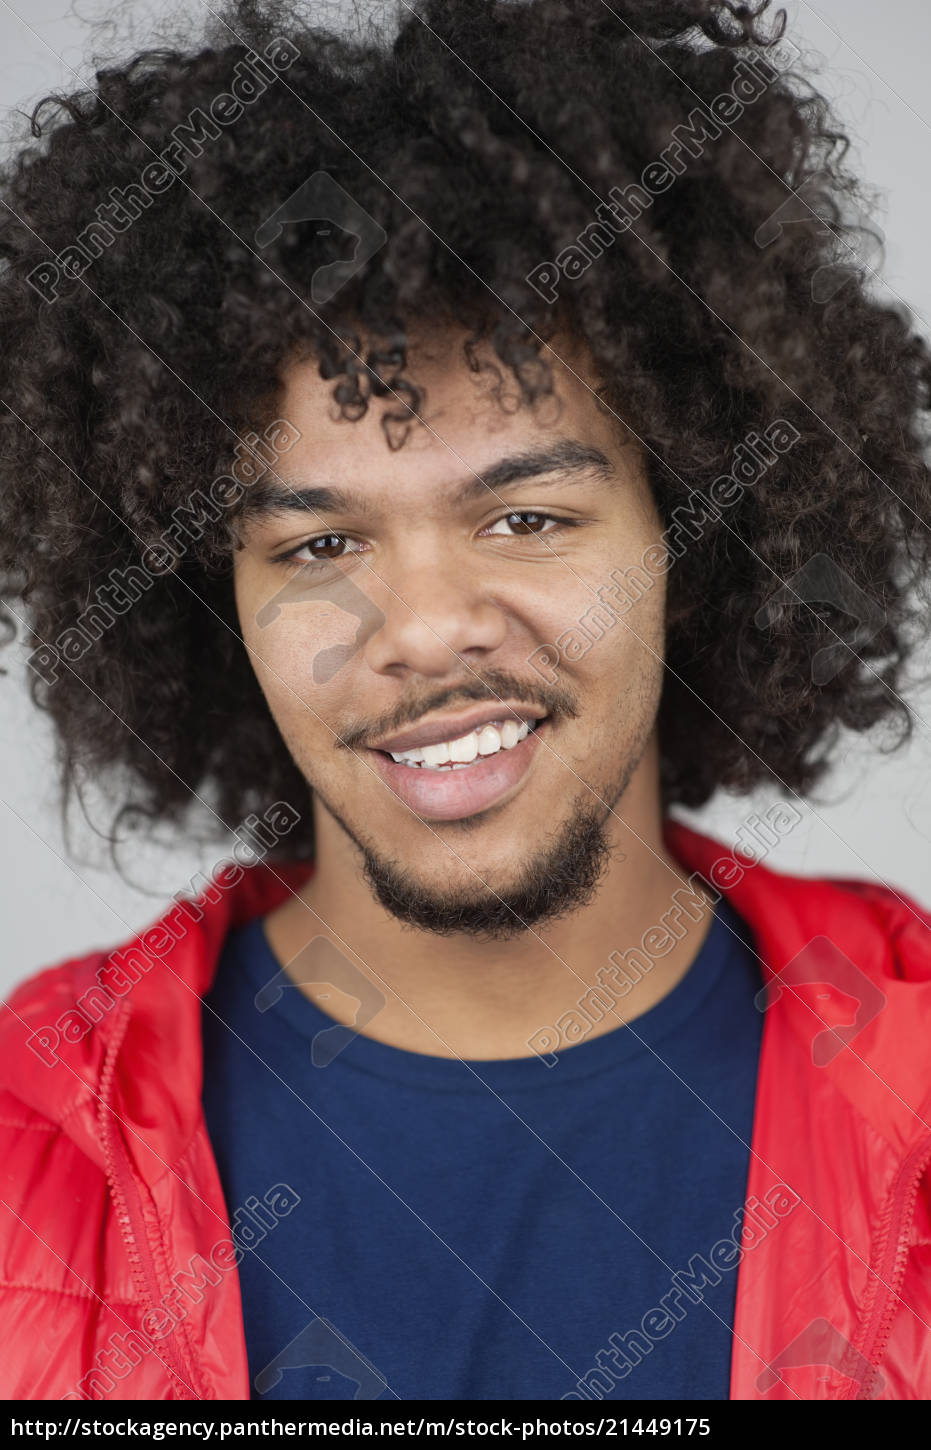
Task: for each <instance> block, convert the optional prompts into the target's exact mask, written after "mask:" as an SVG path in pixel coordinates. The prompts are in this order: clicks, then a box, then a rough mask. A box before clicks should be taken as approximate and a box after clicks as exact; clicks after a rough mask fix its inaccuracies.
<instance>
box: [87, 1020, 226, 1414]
mask: <svg viewBox="0 0 931 1450" xmlns="http://www.w3.org/2000/svg"><path fill="white" fill-rule="evenodd" d="M118 1010H119V1012H120V1014H121V1015H120V1018H119V1020H118V1021H117V1022H116V1025H115V1027H114V1030H113V1036H112V1038H111V1041H110V1044H109V1046H108V1048H107V1051H106V1055H105V1058H104V1066H103V1071H102V1073H101V1077H100V1106H99V1109H98V1124H99V1127H100V1136H101V1141H102V1144H103V1150H104V1159H105V1162H106V1170H107V1180H108V1182H109V1184H110V1192H111V1194H112V1195H113V1202H114V1204H115V1206H116V1213H117V1220H118V1222H119V1225H120V1230H121V1232H122V1234H123V1240H124V1242H125V1244H126V1250H127V1253H128V1255H129V1260H130V1264H131V1266H132V1271H133V1277H134V1279H135V1281H136V1287H137V1290H138V1292H139V1297H140V1299H141V1301H142V1303H143V1305H144V1310H145V1312H148V1311H149V1310H152V1309H155V1308H156V1307H157V1304H158V1300H159V1297H160V1296H159V1292H158V1290H159V1280H158V1269H157V1266H156V1263H155V1256H154V1255H153V1253H152V1250H151V1248H150V1246H149V1242H148V1234H147V1231H146V1227H145V1222H144V1219H143V1216H142V1210H141V1205H140V1203H139V1193H138V1189H137V1186H136V1182H135V1179H134V1176H133V1171H132V1167H131V1166H130V1165H129V1164H128V1163H127V1162H126V1150H125V1148H124V1146H123V1144H122V1143H121V1141H120V1131H119V1120H118V1119H117V1117H116V1115H115V1113H114V1111H113V1108H112V1105H111V1103H110V1096H111V1092H112V1088H113V1080H114V1075H115V1069H116V1059H117V1055H118V1053H119V1050H120V1047H121V1046H122V1043H123V1038H124V1037H125V1035H126V1029H127V1027H128V1026H129V1018H130V1004H129V1002H123V1003H121V1005H120V1007H119V1009H118ZM164 1351H165V1353H166V1355H167V1356H169V1357H170V1358H171V1359H172V1360H174V1363H173V1364H171V1363H168V1359H167V1358H163V1357H162V1355H161V1354H159V1355H158V1358H159V1359H161V1360H162V1363H163V1364H164V1366H165V1369H166V1371H167V1373H168V1374H169V1376H170V1377H171V1379H172V1381H173V1383H174V1385H175V1388H176V1389H178V1390H179V1392H180V1395H179V1397H180V1398H181V1399H185V1400H196V1399H200V1398H201V1396H200V1395H198V1394H197V1392H196V1391H195V1390H194V1388H193V1387H192V1385H191V1384H189V1383H188V1381H187V1380H186V1379H185V1378H184V1375H183V1373H181V1371H182V1370H183V1369H184V1368H185V1366H184V1364H183V1362H182V1361H181V1358H180V1355H179V1353H178V1349H177V1346H176V1345H175V1344H173V1343H169V1342H167V1341H166V1342H164ZM191 1378H192V1379H193V1376H191Z"/></svg>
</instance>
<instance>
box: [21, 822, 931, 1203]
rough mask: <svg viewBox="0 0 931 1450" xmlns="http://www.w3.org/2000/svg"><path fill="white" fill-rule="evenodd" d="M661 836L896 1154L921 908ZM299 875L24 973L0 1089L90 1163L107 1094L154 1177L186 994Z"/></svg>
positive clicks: (911, 1121)
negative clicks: (719, 900)
mask: <svg viewBox="0 0 931 1450" xmlns="http://www.w3.org/2000/svg"><path fill="white" fill-rule="evenodd" d="M664 834H665V840H666V844H667V847H668V849H669V850H670V852H671V853H672V855H673V856H675V857H676V859H677V860H678V861H679V862H680V863H681V865H682V866H683V867H684V868H685V870H686V871H687V872H688V873H689V875H692V874H694V873H697V874H698V876H700V877H701V878H702V879H703V880H704V881H706V882H707V883H709V884H710V885H711V886H712V888H713V889H714V890H715V891H716V892H719V893H720V894H721V895H723V896H726V897H727V898H728V899H729V900H730V902H731V904H732V905H733V907H734V908H735V910H736V911H737V912H738V914H739V915H740V916H742V917H743V918H744V920H745V921H746V922H747V924H748V925H749V927H750V929H751V931H752V933H753V936H754V940H755V945H756V949H757V952H758V954H759V957H760V959H761V974H762V975H761V980H762V982H763V983H764V984H767V985H768V990H769V994H770V995H769V1004H768V1006H767V1007H766V1011H767V1026H766V1030H767V1031H769V1030H770V1029H771V1028H772V1025H773V1021H774V1020H775V1019H778V1022H779V1031H780V1033H782V1034H789V1035H790V1036H794V1037H796V1038H799V1039H801V1040H802V1042H803V1043H804V1044H805V1046H806V1060H808V1061H810V1063H811V1068H812V1071H817V1072H818V1073H819V1074H826V1075H828V1076H829V1078H830V1081H831V1082H832V1083H833V1085H834V1087H835V1088H836V1089H837V1091H838V1092H840V1093H841V1094H842V1095H843V1096H844V1098H845V1099H846V1100H847V1101H848V1103H849V1104H850V1106H851V1108H852V1109H853V1111H854V1112H855V1113H856V1114H858V1115H859V1116H861V1117H862V1118H864V1119H866V1120H867V1121H868V1122H869V1124H870V1125H871V1127H872V1129H873V1131H875V1132H876V1133H878V1134H880V1135H881V1136H882V1138H883V1139H884V1140H885V1141H886V1142H887V1143H888V1144H889V1145H890V1147H892V1148H894V1149H895V1150H896V1151H897V1152H903V1153H904V1152H907V1151H908V1150H909V1148H910V1147H911V1146H912V1145H913V1144H914V1143H915V1142H916V1141H917V1140H918V1139H919V1138H921V1137H923V1136H925V1135H926V1134H927V1132H928V1120H929V1116H931V1089H929V1078H931V1074H929V1072H928V1067H927V1061H928V1058H927V1046H926V1044H927V1041H928V1037H929V1031H931V931H929V927H931V917H929V915H928V914H927V912H925V911H924V910H923V908H922V907H920V906H919V905H918V904H917V903H915V902H914V901H913V900H911V899H910V898H909V897H908V896H906V895H904V894H902V893H897V892H894V891H893V890H891V889H889V888H887V887H884V886H880V885H877V884H873V883H869V882H864V881H857V880H851V879H825V878H816V879H809V878H805V877H800V876H794V875H789V874H785V873H781V872H777V871H775V870H773V869H771V868H769V867H767V866H765V865H763V864H762V863H759V864H758V863H755V862H754V861H753V859H752V858H751V857H750V856H748V855H745V854H743V853H741V852H740V851H737V850H731V849H730V848H729V847H727V846H725V845H724V844H723V843H721V842H720V841H717V840H714V839H713V838H712V837H709V836H704V835H702V834H700V833H699V832H697V831H695V830H693V829H692V828H691V827H689V826H686V825H685V824H683V823H682V822H680V821H674V820H672V819H669V820H667V822H666V823H665V827H664ZM312 869H313V868H312V867H310V866H308V865H295V864H290V865H275V866H271V865H268V864H266V863H262V864H259V865H255V866H251V867H248V868H241V867H238V866H237V867H234V868H233V871H232V873H227V874H225V875H221V876H218V877H217V878H215V880H214V881H213V882H212V883H211V884H210V886H209V887H208V889H207V890H206V891H205V892H204V893H203V894H202V895H201V896H199V897H197V898H196V899H194V900H191V901H186V900H178V901H177V902H176V903H175V905H173V906H172V907H171V909H170V910H168V911H167V912H165V913H164V915H163V916H161V917H160V918H159V920H158V921H157V922H156V923H154V924H153V925H152V926H151V927H149V928H147V929H146V930H144V931H143V932H141V933H140V934H139V935H137V936H136V937H133V938H132V939H130V940H129V941H128V942H125V943H124V944H123V945H121V946H119V947H116V948H114V949H112V950H110V951H101V952H95V953H91V954H89V955H87V956H83V957H79V958H75V959H73V960H69V961H66V962H64V963H62V964H60V965H58V966H55V967H51V968H48V969H46V970H45V971H43V972H40V973H39V974H38V975H36V976H34V977H32V978H30V979H29V980H28V981H26V982H24V983H23V984H22V985H21V986H20V987H19V988H18V989H17V990H16V991H15V992H14V993H13V995H12V997H11V998H10V999H9V1000H8V1008H9V1010H8V1011H7V1013H6V1014H5V1023H4V1026H3V1028H2V1032H3V1051H2V1052H0V1089H5V1090H6V1091H7V1092H8V1093H10V1094H11V1095H12V1096H13V1097H15V1098H16V1099H18V1100H19V1102H21V1103H22V1104H24V1105H25V1106H26V1107H27V1108H30V1109H32V1110H33V1111H34V1112H36V1113H38V1114H40V1115H41V1116H42V1117H43V1118H45V1119H46V1120H48V1121H49V1122H51V1123H54V1124H57V1125H59V1126H60V1128H61V1129H62V1130H63V1131H64V1132H65V1133H67V1134H68V1135H69V1137H71V1138H72V1139H73V1141H74V1142H75V1143H77V1144H78V1145H79V1146H80V1148H81V1149H82V1151H83V1152H84V1153H85V1154H87V1155H88V1156H89V1157H90V1158H92V1159H93V1160H95V1161H96V1162H98V1163H99V1164H100V1165H101V1167H103V1166H104V1162H103V1152H104V1150H103V1147H102V1141H101V1140H102V1136H103V1135H102V1134H101V1131H100V1117H101V1113H102V1112H106V1111H108V1108H107V1107H106V1106H105V1104H106V1103H110V1104H111V1106H112V1110H113V1112H114V1113H116V1114H117V1115H118V1117H119V1120H120V1122H121V1123H122V1124H123V1127H124V1130H125V1132H124V1136H125V1140H126V1147H127V1150H128V1152H129V1153H130V1156H131V1158H132V1160H133V1162H134V1166H135V1168H136V1170H137V1171H138V1172H139V1174H140V1175H141V1176H142V1177H143V1178H144V1179H145V1180H146V1181H147V1182H148V1183H149V1184H152V1183H154V1182H155V1181H156V1180H157V1179H158V1178H159V1177H160V1176H161V1175H162V1174H163V1173H165V1172H166V1171H167V1169H168V1167H169V1166H170V1165H172V1164H173V1163H175V1162H176V1161H177V1159H178V1158H179V1157H180V1156H181V1155H182V1154H183V1152H184V1151H185V1148H186V1147H187V1145H188V1143H189V1142H190V1140H191V1137H192V1135H193V1133H194V1131H195V1128H196V1126H197V1124H198V1122H199V1120H200V1112H201V1109H200V1095H201V1085H202V1049H201V1003H200V998H201V996H202V994H203V993H204V992H205V991H206V990H207V988H208V987H209V985H210V982H211V980H212V977H213V974H214V971H215V969H216V966H217V962H218V960H219V957H220V953H221V951H222V947H223V943H224V941H225V939H226V936H227V934H228V933H229V932H230V931H231V930H232V929H234V928H235V927H237V926H240V925H242V924H244V923H245V922H247V921H249V920H251V919H252V918H254V917H256V916H260V915H265V914H266V913H267V912H269V911H272V910H273V909H274V908H275V907H276V906H277V905H279V903H280V902H282V901H283V900H284V899H285V897H286V896H287V895H289V894H290V893H291V892H292V891H294V890H296V889H298V888H299V887H300V886H301V885H302V884H303V883H304V882H306V881H307V879H308V878H309V876H310V874H311V872H312ZM812 963H814V965H812ZM819 972H820V973H821V975H818V973H819ZM89 1024H90V1025H89ZM848 1039H849V1040H848ZM822 1081H823V1079H822ZM796 1086H797V1085H796Z"/></svg>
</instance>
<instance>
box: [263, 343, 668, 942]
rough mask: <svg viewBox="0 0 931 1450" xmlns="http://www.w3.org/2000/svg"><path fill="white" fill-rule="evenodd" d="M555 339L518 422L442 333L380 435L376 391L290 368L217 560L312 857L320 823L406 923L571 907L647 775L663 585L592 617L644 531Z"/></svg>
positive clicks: (627, 446) (646, 526) (647, 510)
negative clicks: (266, 469) (559, 646)
mask: <svg viewBox="0 0 931 1450" xmlns="http://www.w3.org/2000/svg"><path fill="white" fill-rule="evenodd" d="M555 350H556V353H557V354H558V356H559V357H560V358H561V359H564V360H565V362H566V364H569V366H565V365H563V364H561V363H559V362H556V361H555V360H554V359H553V358H552V355H549V358H550V361H551V363H552V365H553V371H554V387H555V390H556V395H557V397H558V399H559V400H560V402H561V408H558V407H557V406H556V405H555V403H554V400H552V399H550V400H548V401H547V403H546V404H545V405H544V406H543V407H542V409H538V410H537V411H536V412H534V411H533V410H531V409H530V408H528V407H516V408H515V407H512V408H511V409H509V410H506V409H505V408H503V407H502V406H501V405H500V403H499V402H498V401H496V399H495V398H494V397H493V396H492V393H491V388H490V385H489V381H488V375H487V374H486V375H482V374H479V375H476V374H473V373H472V372H470V370H469V368H468V366H467V364H466V361H465V359H464V358H463V355H462V347H461V338H459V337H451V336H447V337H444V338H439V339H437V338H436V336H434V337H431V338H429V339H426V338H424V339H421V340H420V341H419V342H416V343H415V344H413V345H412V346H411V348H410V352H409V359H408V371H409V375H410V376H412V377H414V378H415V379H416V380H417V381H418V382H419V383H421V384H423V385H424V387H425V389H426V403H425V404H424V405H423V415H424V417H425V419H426V424H422V423H419V422H417V421H414V422H413V424H412V427H411V431H410V433H409V436H408V438H407V440H406V442H405V443H404V445H403V447H401V448H400V449H395V450H392V449H390V448H389V446H388V444H387V440H386V437H385V433H384V430H383V428H382V417H383V414H384V411H385V410H386V409H387V410H389V411H391V412H393V413H397V412H399V411H401V410H402V405H401V404H400V403H399V401H398V399H396V398H393V397H390V396H389V398H388V399H387V400H386V401H381V400H373V401H372V402H371V403H370V405H369V409H368V412H367V413H366V415H365V416H364V417H363V418H362V419H359V420H356V421H343V420H337V419H335V418H334V416H333V415H334V413H335V411H336V409H335V408H334V405H333V402H332V398H331V389H332V382H330V381H327V380H323V379H321V378H320V377H319V376H318V374H317V366H316V364H315V363H314V362H306V363H301V364H299V365H296V366H294V367H292V368H291V370H290V371H289V372H288V373H287V375H286V377H285V391H284V396H283V399H282V401H281V404H280V409H279V412H280V414H281V416H283V417H285V418H287V419H288V420H289V421H290V422H291V423H292V424H294V425H295V426H296V427H297V429H298V430H299V431H300V434H301V437H300V441H299V442H298V443H297V444H296V445H295V446H294V447H293V448H292V449H291V451H290V452H289V453H288V455H287V458H286V459H285V460H283V461H282V462H281V463H280V464H279V467H278V477H277V478H275V477H269V478H267V479H265V480H264V481H259V482H258V483H257V484H254V485H253V486H252V489H251V491H250V505H249V507H248V509H247V513H246V515H245V517H244V520H243V526H242V534H241V537H242V543H243V547H242V548H241V549H239V550H237V551H236V555H235V587H236V599H237V606H238V610H239V616H240V622H241V627H242V633H243V638H244V640H245V643H246V646H247V648H248V649H249V651H250V656H251V659H252V663H253V666H254V668H255V670H256V674H257V676H258V679H259V682H260V684H261V687H262V689H263V691H264V693H265V696H266V699H267V700H268V704H269V707H270V709H271V712H272V715H273V716H274V719H275V721H276V722H277V725H278V727H279V729H280V731H281V734H282V737H283V738H284V741H285V743H286V745H287V746H288V749H289V750H290V752H291V754H292V756H293V758H294V760H295V761H296V763H297V765H298V767H299V768H300V770H301V772H302V773H303V775H304V777H305V779H306V780H307V782H308V784H309V785H310V786H311V787H312V790H313V793H314V807H315V825H316V831H317V849H318V854H319V855H320V857H321V858H322V857H324V856H325V854H326V840H327V838H328V835H329V836H330V839H332V834H331V833H333V832H334V831H336V832H337V833H338V832H339V830H340V828H341V829H342V831H344V832H345V833H346V835H348V837H349V838H350V840H351V841H352V842H354V843H355V845H356V847H358V849H359V851H360V852H361V853H362V861H363V866H364V873H365V876H366V879H367V880H368V883H369V885H370V887H371V888H372V890H373V891H374V893H375V895H376V896H377V898H378V899H379V901H381V903H382V905H383V906H385V907H386V908H387V909H388V910H390V911H391V912H393V913H394V915H395V916H396V917H398V918H399V919H401V920H404V921H407V922H409V923H412V924H416V925H418V926H420V927H422V928H425V929H428V930H434V931H438V932H449V931H461V932H471V933H475V934H490V935H492V936H499V937H501V936H508V935H513V934H516V932H518V931H520V930H522V929H523V926H524V925H527V926H529V925H532V924H533V923H534V922H539V921H542V920H544V919H546V918H551V917H554V916H558V915H563V914H565V912H566V911H567V910H571V909H573V908H577V907H578V906H580V905H582V904H584V902H585V901H586V900H588V899H590V897H591V894H592V892H593V890H594V888H595V886H596V884H597V881H598V879H599V878H600V876H601V874H602V871H603V869H604V867H605V865H606V864H607V862H608V859H609V856H610V851H611V849H612V847H613V846H616V845H617V844H618V841H617V839H616V838H615V836H614V829H616V828H617V821H616V819H615V817H614V816H613V815H612V808H614V807H616V806H617V804H618V802H619V800H620V799H621V796H622V795H623V794H624V792H625V790H628V788H629V787H630V786H631V782H632V781H634V782H636V781H637V780H638V778H639V781H640V785H641V795H642V786H643V780H644V772H645V771H646V770H647V769H650V768H655V758H654V757H652V756H651V755H650V753H649V752H647V749H646V748H647V745H648V744H649V743H651V737H652V736H653V732H654V728H655V718H656V711H657V708H658V703H659V693H660V686H661V678H662V652H663V604H664V599H663V588H662V580H661V578H659V579H657V581H656V582H655V583H654V584H653V587H652V588H650V589H649V590H648V591H647V592H646V593H645V594H644V595H643V597H642V598H640V599H639V600H638V601H637V602H636V604H634V605H633V607H631V608H628V609H626V611H625V612H624V613H623V616H622V618H621V619H620V620H618V621H616V622H615V623H614V624H613V625H611V626H610V627H608V628H606V629H605V628H604V622H605V621H606V620H610V615H609V613H608V611H607V610H605V608H604V607H603V605H601V604H600V601H599V597H598V593H597V591H598V590H599V589H602V590H604V589H605V587H606V586H607V588H608V589H610V587H611V582H612V576H613V577H614V578H615V579H616V578H618V577H619V574H618V572H617V571H620V573H621V574H623V573H624V571H626V570H627V569H628V568H630V567H631V566H635V565H637V564H638V563H639V561H640V560H641V558H642V556H643V554H644V552H645V551H646V550H647V549H648V548H649V547H650V546H651V545H652V544H655V543H656V542H657V541H658V540H659V537H660V533H661V528H662V525H661V521H660V518H659V516H658V514H657V512H656V509H655V506H654V503H653V499H652V496H651V493H650V490H649V487H648V484H647V481H646V476H645V471H644V468H643V461H642V455H641V452H640V450H639V449H638V448H637V447H636V445H634V444H631V443H630V442H624V441H623V440H622V438H621V432H620V428H619V425H618V424H617V422H616V421H615V420H614V419H613V418H611V417H610V416H609V415H606V414H605V413H604V412H602V411H601V410H600V409H599V408H598V407H597V405H596V402H595V398H594V395H593V392H592V391H591V389H592V388H593V387H594V386H596V384H597V379H595V377H594V375H593V374H592V372H591V369H590V366H589V365H588V364H587V360H586V356H585V354H584V353H583V352H582V351H581V350H580V349H578V348H576V347H572V346H571V345H570V343H569V342H568V341H564V342H563V343H562V344H561V345H558V346H557V347H556V349H555ZM573 370H574V372H575V373H576V374H578V376H574V375H573ZM505 376H506V375H505ZM586 384H588V385H586ZM492 475H494V476H492ZM308 490H315V492H314V493H313V494H312V495H309V494H308V493H307V491H308ZM302 491H304V501H303V502H302V501H301V500H299V499H298V498H296V497H295V496H294V495H295V494H301V492H302ZM320 491H326V492H320ZM337 494H339V495H342V496H340V497H337V496H335V495H337ZM309 504H310V505H312V507H308V505H309ZM606 597H609V598H610V596H609V595H608V596H606ZM593 608H595V609H596V610H597V615H598V616H600V619H601V621H602V622H601V626H600V628H601V630H602V631H603V632H602V634H601V637H600V638H594V641H593V642H592V643H591V645H590V647H589V648H587V649H585V650H578V649H575V650H571V649H570V650H568V651H567V653H568V656H569V657H568V658H567V657H566V654H565V653H564V654H563V656H562V658H561V659H560V660H559V662H558V663H557V664H556V666H555V668H554V667H553V665H552V663H551V661H552V658H553V656H552V654H551V653H547V654H546V655H545V656H542V655H541V653H540V651H541V646H546V645H551V644H553V643H554V642H556V641H558V640H559V639H560V637H564V638H565V636H566V631H568V630H573V629H574V631H575V636H574V637H575V639H576V640H579V639H581V640H582V641H583V642H584V641H585V639H586V632H585V630H583V629H580V628H579V621H580V620H584V618H585V616H589V619H590V620H591V615H590V611H592V609H593ZM598 632H599V626H598V625H597V624H593V623H590V624H589V625H588V626H587V637H588V638H592V637H593V636H595V635H597V634H598ZM573 655H575V656H577V657H575V658H573V657H572V656H573ZM534 660H537V661H539V662H540V663H539V665H538V666H537V665H535V664H534V662H533V661H534ZM454 742H455V743H454ZM444 745H445V746H446V747H447V748H446V749H445V750H444V749H443V748H442V747H443V746H444ZM645 752H646V754H645ZM392 755H394V756H404V757H406V758H405V759H401V760H395V759H392ZM651 788H653V789H655V785H653V786H652V787H651Z"/></svg>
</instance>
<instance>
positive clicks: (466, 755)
mask: <svg viewBox="0 0 931 1450" xmlns="http://www.w3.org/2000/svg"><path fill="white" fill-rule="evenodd" d="M544 718H546V717H544ZM541 723H542V721H537V720H534V721H533V722H532V723H531V722H530V721H527V720H524V721H521V722H520V723H519V724H518V722H517V721H516V720H489V721H488V722H487V723H486V724H484V725H482V726H480V727H479V728H478V729H476V730H470V731H469V732H468V733H467V734H466V735H461V736H459V737H458V738H457V739H455V740H443V741H439V742H438V743H437V744H435V745H424V746H420V747H417V748H414V749H411V750H399V751H393V750H382V751H380V752H379V753H380V754H382V755H385V756H387V757H388V759H389V760H393V761H394V762H395V764H396V765H403V766H406V767H407V768H408V769H410V770H428V771H450V770H469V769H471V768H472V767H473V766H475V765H476V764H481V763H482V762H483V761H486V760H491V759H492V758H493V757H494V756H496V755H498V754H500V753H501V752H502V751H506V750H513V749H514V748H515V747H516V746H518V745H520V743H521V741H522V740H526V738H527V736H528V735H530V734H532V733H533V732H534V731H535V730H536V728H537V726H538V725H539V724H541Z"/></svg>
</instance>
